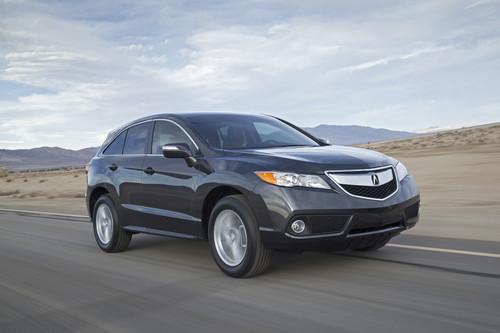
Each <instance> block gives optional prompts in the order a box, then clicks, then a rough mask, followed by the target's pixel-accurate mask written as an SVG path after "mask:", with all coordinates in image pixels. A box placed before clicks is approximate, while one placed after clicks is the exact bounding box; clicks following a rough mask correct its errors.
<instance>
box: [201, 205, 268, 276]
mask: <svg viewBox="0 0 500 333" xmlns="http://www.w3.org/2000/svg"><path fill="white" fill-rule="evenodd" d="M209 240H210V249H211V252H212V256H213V257H214V260H215V262H216V263H217V265H218V266H219V268H220V269H221V270H222V271H223V272H224V273H226V274H227V275H229V276H233V277H250V276H254V275H258V274H260V273H263V272H264V271H265V270H266V269H267V267H268V266H269V263H270V260H271V250H270V249H268V248H266V247H265V246H264V245H263V244H262V241H261V239H260V232H259V229H258V225H257V221H256V219H255V217H254V215H253V213H252V211H251V209H250V207H249V206H248V204H247V203H246V202H245V200H244V199H243V197H242V196H241V195H230V196H227V197H224V198H222V199H221V200H220V201H219V202H217V204H216V205H215V207H214V209H213V210H212V213H211V215H210V222H209Z"/></svg>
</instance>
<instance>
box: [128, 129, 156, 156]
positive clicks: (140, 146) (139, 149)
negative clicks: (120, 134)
mask: <svg viewBox="0 0 500 333" xmlns="http://www.w3.org/2000/svg"><path fill="white" fill-rule="evenodd" d="M150 128H151V123H150V122H148V123H144V124H140V125H136V126H134V127H130V128H129V129H128V131H127V138H126V139H125V146H124V147H123V154H144V153H145V152H146V143H147V141H148V136H149V129H150Z"/></svg>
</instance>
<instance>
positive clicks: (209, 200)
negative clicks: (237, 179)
mask: <svg viewBox="0 0 500 333" xmlns="http://www.w3.org/2000/svg"><path fill="white" fill-rule="evenodd" d="M235 194H241V195H244V192H243V191H242V190H241V189H239V188H237V187H236V186H233V185H218V186H216V187H214V188H212V189H211V190H210V191H209V192H208V193H207V195H206V196H205V198H204V200H203V205H202V211H201V222H202V225H203V237H204V238H205V239H208V222H209V220H210V214H211V212H212V210H213V208H214V207H215V204H216V203H217V202H218V201H219V200H220V199H222V198H224V197H227V196H229V195H235Z"/></svg>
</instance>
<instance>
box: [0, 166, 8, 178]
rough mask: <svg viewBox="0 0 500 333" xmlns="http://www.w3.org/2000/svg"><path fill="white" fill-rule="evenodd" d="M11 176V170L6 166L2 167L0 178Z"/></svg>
mask: <svg viewBox="0 0 500 333" xmlns="http://www.w3.org/2000/svg"><path fill="white" fill-rule="evenodd" d="M8 176H9V171H8V170H7V169H6V168H1V167H0V178H5V177H8Z"/></svg>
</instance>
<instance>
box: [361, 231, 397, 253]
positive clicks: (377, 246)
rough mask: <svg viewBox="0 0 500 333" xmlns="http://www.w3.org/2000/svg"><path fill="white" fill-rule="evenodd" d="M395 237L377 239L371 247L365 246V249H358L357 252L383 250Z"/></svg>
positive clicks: (388, 236)
mask: <svg viewBox="0 0 500 333" xmlns="http://www.w3.org/2000/svg"><path fill="white" fill-rule="evenodd" d="M392 236H393V235H386V236H382V237H381V238H379V239H377V240H376V241H374V242H372V243H371V244H370V245H368V246H364V247H360V248H357V249H356V251H364V252H367V251H376V250H378V249H381V248H383V247H384V246H385V245H386V244H387V243H389V241H390V240H391V238H392Z"/></svg>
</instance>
